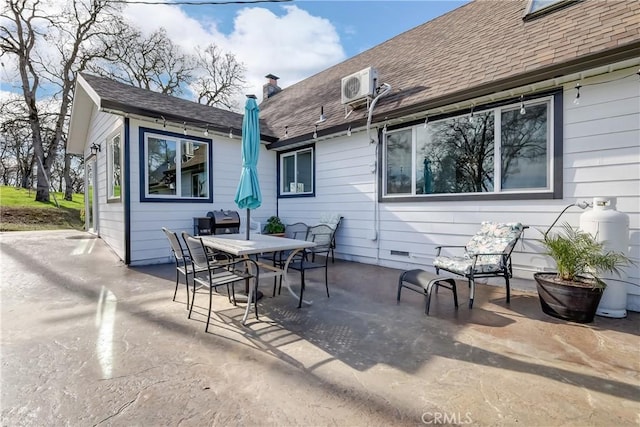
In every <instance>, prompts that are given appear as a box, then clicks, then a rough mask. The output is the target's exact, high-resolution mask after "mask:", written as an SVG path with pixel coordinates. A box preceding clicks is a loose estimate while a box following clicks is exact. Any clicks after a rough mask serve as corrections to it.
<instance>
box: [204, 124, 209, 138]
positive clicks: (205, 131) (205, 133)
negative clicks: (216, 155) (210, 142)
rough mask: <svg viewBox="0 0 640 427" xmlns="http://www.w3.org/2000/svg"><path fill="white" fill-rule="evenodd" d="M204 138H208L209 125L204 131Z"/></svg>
mask: <svg viewBox="0 0 640 427" xmlns="http://www.w3.org/2000/svg"><path fill="white" fill-rule="evenodd" d="M204 136H209V125H207V127H206V128H205V129H204Z"/></svg>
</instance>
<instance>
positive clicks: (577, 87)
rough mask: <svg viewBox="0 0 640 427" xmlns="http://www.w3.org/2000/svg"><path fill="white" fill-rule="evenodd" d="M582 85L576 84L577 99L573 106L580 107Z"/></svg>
mask: <svg viewBox="0 0 640 427" xmlns="http://www.w3.org/2000/svg"><path fill="white" fill-rule="evenodd" d="M580 87H581V85H580V83H576V98H575V99H574V100H573V105H580Z"/></svg>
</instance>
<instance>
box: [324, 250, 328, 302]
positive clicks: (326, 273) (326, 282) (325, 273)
mask: <svg viewBox="0 0 640 427" xmlns="http://www.w3.org/2000/svg"><path fill="white" fill-rule="evenodd" d="M328 262H329V254H327V259H326V261H325V265H324V287H325V288H327V298H329V278H328V269H327V264H326V263H328Z"/></svg>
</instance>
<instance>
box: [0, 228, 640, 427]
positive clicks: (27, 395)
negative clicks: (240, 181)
mask: <svg viewBox="0 0 640 427" xmlns="http://www.w3.org/2000/svg"><path fill="white" fill-rule="evenodd" d="M0 244H1V259H0V266H1V270H2V271H1V279H2V282H1V292H2V293H1V307H2V312H1V314H2V317H1V344H2V347H1V351H2V353H1V358H2V359H1V361H2V368H1V375H2V376H1V378H0V380H1V381H0V384H1V387H2V390H1V396H0V397H1V400H0V404H1V406H2V425H3V426H22V425H29V426H31V425H33V426H53V425H56V426H57V425H69V426H95V425H100V426H103V425H104V426H108V425H113V426H164V425H180V426H201V425H222V426H228V425H247V426H262V425H273V426H325V425H337V426H391V425H393V426H399V425H414V426H415V425H425V424H426V425H429V424H470V425H483V426H484V425H522V426H558V425H565V426H567V425H570V426H584V425H596V426H614V425H615V426H622V425H640V387H639V385H640V375H639V372H640V350H639V348H640V345H639V344H640V340H639V339H638V335H639V332H640V322H639V320H640V314H639V313H630V314H629V316H628V317H627V318H626V319H608V318H602V317H597V318H596V319H595V321H594V322H593V323H591V324H587V325H581V324H573V323H568V322H564V321H560V320H557V319H554V318H551V317H548V316H546V315H544V314H543V313H542V312H541V310H540V307H539V303H538V299H537V295H535V294H533V293H530V292H522V291H516V292H514V295H513V296H512V300H511V304H510V305H507V304H506V303H505V300H504V287H503V286H502V287H495V286H487V285H479V286H478V289H477V292H476V301H475V305H474V307H473V309H472V310H469V308H468V306H467V301H468V289H467V286H466V285H465V284H464V282H458V289H459V292H460V308H459V309H458V310H457V311H456V310H454V308H453V302H452V297H451V293H450V292H448V291H446V290H442V291H440V292H439V294H437V295H434V298H433V300H432V306H431V312H430V316H425V314H424V299H423V298H422V297H421V296H420V295H418V294H414V293H412V292H408V291H404V292H403V297H402V301H401V303H400V304H396V300H395V294H396V284H397V279H398V275H399V274H400V271H399V270H393V269H387V268H380V267H375V266H370V265H363V264H357V263H350V262H345V261H338V260H336V263H335V264H333V265H330V268H329V283H330V291H331V298H327V297H326V295H325V293H324V284H323V283H322V273H321V271H314V272H312V273H310V283H309V284H308V286H307V291H306V292H305V296H306V297H308V298H309V299H312V300H313V305H311V306H305V307H303V308H302V309H300V310H298V309H297V308H296V303H297V301H296V300H294V299H293V298H292V297H291V296H290V295H289V294H288V293H286V292H285V290H283V292H282V295H280V296H278V297H276V298H271V297H270V295H271V289H272V288H271V286H272V285H271V281H268V282H267V283H265V284H264V285H262V286H261V289H262V290H263V291H264V292H265V294H266V295H267V297H266V298H263V299H262V300H261V301H260V303H259V306H260V310H261V317H260V321H256V320H255V317H253V314H252V317H251V318H250V322H249V324H248V325H247V326H246V327H245V326H242V325H241V324H240V319H241V318H242V314H243V311H244V310H243V309H244V306H238V307H234V306H233V305H231V304H229V303H228V301H227V298H226V296H216V297H214V303H215V311H216V315H215V316H214V317H213V322H212V327H210V330H209V333H205V332H204V326H205V325H204V321H205V320H206V309H205V307H206V305H205V304H206V301H207V298H206V296H205V295H198V297H197V298H196V306H197V307H196V309H195V310H196V311H197V312H196V313H195V315H194V317H193V318H192V319H191V320H189V319H187V317H186V305H185V291H184V286H181V287H180V289H179V293H178V298H177V300H176V302H173V301H172V300H171V299H172V296H173V289H174V271H175V270H174V268H173V266H172V265H170V264H167V265H162V266H152V267H144V268H127V267H126V266H124V265H122V263H121V262H119V261H118V259H117V257H116V256H115V255H114V254H113V253H112V252H111V251H110V250H109V248H108V247H106V245H105V244H104V243H103V242H102V241H101V240H100V239H95V238H90V236H89V235H88V234H86V233H82V232H76V231H52V232H24V233H0ZM290 277H292V278H295V279H296V280H297V278H298V276H297V274H291V276H290ZM297 287H298V285H297V283H295V285H294V289H296V288H297Z"/></svg>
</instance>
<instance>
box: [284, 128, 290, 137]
mask: <svg viewBox="0 0 640 427" xmlns="http://www.w3.org/2000/svg"><path fill="white" fill-rule="evenodd" d="M288 136H289V126H285V127H284V137H285V138H287V137H288Z"/></svg>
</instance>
